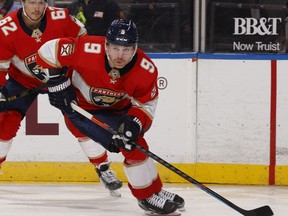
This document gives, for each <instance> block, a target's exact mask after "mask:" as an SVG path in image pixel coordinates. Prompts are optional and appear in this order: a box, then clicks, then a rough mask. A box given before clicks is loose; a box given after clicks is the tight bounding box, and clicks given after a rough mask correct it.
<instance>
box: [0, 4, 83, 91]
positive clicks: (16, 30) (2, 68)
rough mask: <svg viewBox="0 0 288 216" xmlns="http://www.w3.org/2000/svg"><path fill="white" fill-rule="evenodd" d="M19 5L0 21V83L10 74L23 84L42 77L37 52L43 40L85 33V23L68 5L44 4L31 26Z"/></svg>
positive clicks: (30, 84) (28, 85)
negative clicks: (35, 25)
mask: <svg viewBox="0 0 288 216" xmlns="http://www.w3.org/2000/svg"><path fill="white" fill-rule="evenodd" d="M22 10H23V9H22V8H20V9H19V10H17V11H14V12H12V13H10V14H9V15H8V16H6V17H5V18H4V19H2V20H1V21H0V50H1V52H0V85H5V82H6V79H5V76H6V74H7V73H8V74H9V76H10V77H11V78H13V79H15V80H16V81H17V82H19V83H20V84H21V85H23V86H24V87H26V88H33V87H35V86H37V85H40V84H42V83H43V82H44V81H45V77H44V76H43V69H42V68H41V67H39V65H37V64H36V52H37V50H38V49H39V48H40V47H41V45H43V44H44V43H45V42H47V41H49V40H52V39H55V38H60V37H77V36H80V35H83V34H86V29H85V28H84V25H83V24H81V23H80V22H79V21H77V20H76V18H72V17H71V16H70V15H69V13H68V10H67V9H62V8H55V7H47V8H46V12H45V16H44V17H43V18H42V20H41V24H40V26H39V28H37V29H35V30H31V29H30V28H28V27H27V26H26V25H25V23H24V22H23V19H22V18H21V13H22Z"/></svg>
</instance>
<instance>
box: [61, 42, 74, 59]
mask: <svg viewBox="0 0 288 216" xmlns="http://www.w3.org/2000/svg"><path fill="white" fill-rule="evenodd" d="M72 53H73V44H71V43H70V44H62V45H61V51H60V56H69V55H71V54H72Z"/></svg>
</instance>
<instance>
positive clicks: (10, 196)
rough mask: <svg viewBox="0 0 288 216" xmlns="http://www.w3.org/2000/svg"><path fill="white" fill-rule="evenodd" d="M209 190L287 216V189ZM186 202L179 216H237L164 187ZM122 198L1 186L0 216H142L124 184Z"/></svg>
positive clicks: (66, 188) (89, 188)
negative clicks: (265, 207) (265, 206)
mask: <svg viewBox="0 0 288 216" xmlns="http://www.w3.org/2000/svg"><path fill="white" fill-rule="evenodd" d="M209 187H210V188H211V189H212V190H215V192H217V193H219V194H221V195H222V196H223V197H225V198H227V199H228V200H230V201H232V202H233V203H235V204H237V205H238V206H240V207H242V208H244V209H254V208H257V207H259V206H263V205H269V206H270V207H271V208H272V210H273V211H274V215H276V216H286V215H287V206H288V199H287V197H288V187H287V186H223V185H215V186H214V185H212V186H210V185H209ZM164 188H165V189H168V190H169V191H171V192H173V193H177V194H179V195H181V196H182V197H183V198H184V199H185V203H186V204H185V209H186V211H184V212H181V216H188V215H189V216H191V215H193V216H199V215H201V216H211V215H213V216H223V215H229V216H237V215H238V216H239V215H241V214H239V213H238V212H236V211H234V210H233V209H231V208H230V207H227V206H226V205H225V204H223V203H222V202H220V201H218V200H217V199H215V198H214V197H211V196H210V195H208V194H207V193H204V192H203V191H201V190H199V189H198V188H196V187H195V186H191V185H190V184H187V185H169V184H167V185H165V187H164ZM121 194H122V196H121V197H111V196H110V195H109V191H108V190H107V189H105V188H104V187H103V186H102V185H101V184H15V183H11V184H9V183H7V184H0V216H19V215H21V216H51V215H53V216H95V215H99V216H138V215H139V216H145V215H146V214H145V213H144V211H143V210H142V209H141V208H140V207H139V206H138V204H137V201H136V199H135V198H134V197H133V196H132V194H131V193H130V191H129V189H128V187H127V185H126V184H124V186H123V187H122V188H121Z"/></svg>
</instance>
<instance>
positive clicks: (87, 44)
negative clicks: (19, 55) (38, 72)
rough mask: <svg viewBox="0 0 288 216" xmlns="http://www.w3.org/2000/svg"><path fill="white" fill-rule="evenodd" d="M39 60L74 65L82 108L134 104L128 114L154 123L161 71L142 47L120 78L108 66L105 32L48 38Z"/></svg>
mask: <svg viewBox="0 0 288 216" xmlns="http://www.w3.org/2000/svg"><path fill="white" fill-rule="evenodd" d="M37 63H38V64H39V65H41V66H42V67H44V68H53V67H54V68H55V67H56V68H57V67H58V68H61V67H64V66H70V68H71V69H73V73H72V83H73V85H74V86H75V87H76V92H77V96H78V99H79V105H80V106H81V107H82V108H84V109H86V110H95V109H112V110H115V111H117V110H122V109H124V108H127V107H129V106H130V105H131V104H132V108H130V109H129V111H128V114H130V115H134V116H137V117H138V118H139V119H140V120H141V122H142V125H143V128H145V127H146V128H148V127H149V126H150V124H151V122H152V119H153V118H154V114H155V109H156V105H157V99H158V89H157V77H158V71H157V67H156V66H155V65H154V63H153V62H152V61H151V59H150V58H149V57H148V56H147V55H146V54H145V53H144V52H143V51H141V50H140V49H137V52H136V55H135V58H133V60H132V61H131V62H130V63H129V64H128V65H126V66H125V67H124V68H123V70H124V69H127V70H128V71H127V73H125V74H124V75H123V76H121V77H119V76H118V77H116V78H115V76H113V75H111V71H108V70H111V68H109V66H107V65H108V63H107V58H106V54H105V37H102V36H83V37H80V38H78V39H74V38H61V39H56V40H52V41H50V42H47V43H46V44H45V45H44V46H42V47H41V48H40V50H39V51H38V55H37ZM112 70H113V69H112ZM112 73H113V71H112ZM109 74H110V75H109Z"/></svg>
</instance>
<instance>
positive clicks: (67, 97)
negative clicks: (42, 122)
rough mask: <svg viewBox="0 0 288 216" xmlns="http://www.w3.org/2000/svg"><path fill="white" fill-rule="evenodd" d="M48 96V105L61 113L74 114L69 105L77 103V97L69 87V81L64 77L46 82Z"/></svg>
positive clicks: (71, 87) (70, 86)
mask: <svg viewBox="0 0 288 216" xmlns="http://www.w3.org/2000/svg"><path fill="white" fill-rule="evenodd" d="M47 84H48V86H49V87H48V96H49V101H50V104H51V105H52V106H54V107H56V108H58V109H60V110H61V111H62V112H64V113H67V114H71V113H73V112H74V110H73V109H72V107H71V105H70V103H71V102H74V103H77V96H76V93H75V91H74V89H73V86H72V85H71V80H70V79H69V78H67V77H65V76H61V77H57V78H53V79H50V80H49V81H48V82H47Z"/></svg>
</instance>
